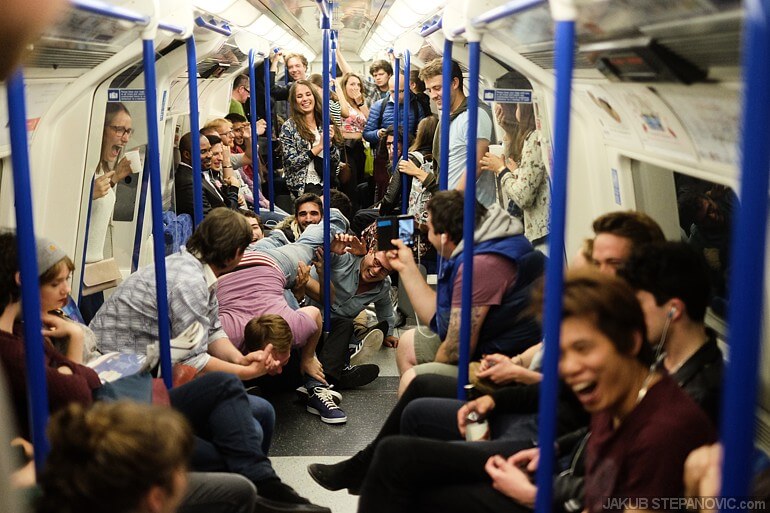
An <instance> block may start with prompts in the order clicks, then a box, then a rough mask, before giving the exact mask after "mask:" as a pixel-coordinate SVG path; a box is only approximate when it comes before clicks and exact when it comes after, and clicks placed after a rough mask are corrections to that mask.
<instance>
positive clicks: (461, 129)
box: [441, 107, 492, 189]
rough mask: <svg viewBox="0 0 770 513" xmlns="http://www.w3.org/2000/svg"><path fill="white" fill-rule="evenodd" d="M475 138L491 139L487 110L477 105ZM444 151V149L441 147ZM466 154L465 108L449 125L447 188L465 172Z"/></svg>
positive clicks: (466, 129) (490, 125) (455, 183)
mask: <svg viewBox="0 0 770 513" xmlns="http://www.w3.org/2000/svg"><path fill="white" fill-rule="evenodd" d="M476 127H477V128H476V130H477V132H476V139H477V140H478V139H486V140H487V141H491V140H492V120H491V119H490V117H489V115H488V114H487V112H486V111H485V110H484V109H482V108H481V107H479V115H478V122H477V124H476ZM441 152H442V153H443V152H444V149H443V148H442V149H441ZM467 155H468V111H467V110H466V111H465V112H463V113H462V114H460V115H459V116H457V117H456V118H455V120H454V121H452V124H451V125H449V173H448V188H449V189H454V188H455V187H457V183H458V182H459V181H460V178H462V176H463V174H464V173H465V159H466V158H467Z"/></svg>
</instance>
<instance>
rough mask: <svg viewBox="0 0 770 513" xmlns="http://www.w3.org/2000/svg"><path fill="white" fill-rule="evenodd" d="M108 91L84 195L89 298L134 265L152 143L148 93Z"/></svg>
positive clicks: (85, 283)
mask: <svg viewBox="0 0 770 513" xmlns="http://www.w3.org/2000/svg"><path fill="white" fill-rule="evenodd" d="M116 80H117V79H116ZM132 85H134V84H127V87H132ZM103 87H104V88H106V89H107V103H106V105H105V106H104V111H103V112H104V118H103V121H102V122H101V123H100V122H99V121H98V120H94V121H93V126H94V127H95V128H94V130H93V131H92V138H91V140H90V144H91V145H93V146H94V147H95V148H98V149H97V150H96V151H91V152H89V154H90V155H92V157H91V158H92V159H93V160H89V161H87V163H86V170H87V171H86V183H85V187H86V190H85V191H84V193H85V195H86V196H89V195H90V197H91V198H92V199H91V204H90V206H89V212H90V217H89V218H88V231H87V235H86V256H85V262H86V265H85V268H84V270H83V295H84V296H85V297H88V296H92V295H95V294H96V295H98V296H100V294H97V293H98V292H101V290H104V289H105V288H108V286H114V283H115V280H117V279H118V278H120V269H121V268H123V269H128V268H130V267H131V259H132V257H131V254H132V250H133V247H134V238H135V231H136V223H135V220H136V217H137V208H138V204H139V203H140V201H139V199H140V191H141V188H142V187H141V184H142V176H143V170H144V162H145V152H146V141H147V136H146V129H145V106H144V91H143V89H140V88H138V87H136V88H132V89H128V88H124V86H123V83H120V87H116V81H113V83H111V84H109V85H107V84H105V85H104V86H103ZM98 111H99V108H98V106H97V107H96V109H95V112H98ZM140 215H141V214H140ZM98 302H99V301H97V303H98Z"/></svg>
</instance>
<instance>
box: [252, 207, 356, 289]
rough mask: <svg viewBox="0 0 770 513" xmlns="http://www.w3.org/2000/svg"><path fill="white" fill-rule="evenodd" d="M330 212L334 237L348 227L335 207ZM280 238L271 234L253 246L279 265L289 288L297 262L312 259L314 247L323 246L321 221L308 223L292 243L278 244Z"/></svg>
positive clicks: (295, 273) (295, 275)
mask: <svg viewBox="0 0 770 513" xmlns="http://www.w3.org/2000/svg"><path fill="white" fill-rule="evenodd" d="M330 212H331V213H330V215H329V223H330V233H331V236H332V237H334V235H335V234H337V233H345V232H346V231H347V229H348V220H347V219H345V216H343V215H342V214H341V213H340V211H339V210H337V209H336V208H333V209H331V210H330ZM277 231H279V230H274V231H273V233H276V232H277ZM284 238H285V236H284ZM280 240H281V238H280V235H276V236H275V237H273V236H272V234H271V236H270V237H266V238H264V239H262V240H260V241H257V242H256V243H255V244H254V246H253V247H254V248H255V249H256V250H257V251H260V252H262V253H265V254H266V255H269V256H270V257H271V258H272V259H273V260H274V261H275V262H276V263H277V264H278V267H280V269H281V271H283V274H284V276H285V277H286V286H287V288H291V285H292V284H293V283H294V280H295V279H296V278H297V263H298V262H300V261H301V262H305V263H306V264H309V263H310V261H311V260H313V256H314V255H315V250H316V248H318V247H321V246H323V243H324V228H323V223H319V224H311V225H309V226H308V227H307V228H305V231H303V232H302V235H300V236H299V239H297V241H296V242H295V243H294V244H285V245H282V246H280V245H279V244H278V241H280Z"/></svg>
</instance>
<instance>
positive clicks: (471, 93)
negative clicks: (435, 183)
mask: <svg viewBox="0 0 770 513" xmlns="http://www.w3.org/2000/svg"><path fill="white" fill-rule="evenodd" d="M468 58H469V61H468V75H469V77H470V79H469V80H468V142H467V148H466V150H467V155H466V158H465V205H464V209H463V244H464V246H463V289H462V310H461V312H460V361H459V363H458V365H459V368H458V372H457V398H458V399H463V400H464V399H465V385H466V384H467V383H468V362H469V361H470V347H471V313H472V309H473V246H474V244H473V234H474V232H475V231H476V222H475V221H476V169H477V167H478V165H477V163H476V161H477V160H478V158H477V153H478V151H477V148H478V147H477V145H476V135H477V133H478V126H477V125H478V122H479V80H478V76H479V69H480V60H481V43H479V42H478V41H472V42H470V43H468ZM442 94H444V95H445V94H446V93H444V92H443V91H442ZM443 98H446V95H445V96H443ZM442 105H443V100H442ZM447 149H448V148H447ZM445 151H446V150H444V149H443V148H442V153H443V152H445Z"/></svg>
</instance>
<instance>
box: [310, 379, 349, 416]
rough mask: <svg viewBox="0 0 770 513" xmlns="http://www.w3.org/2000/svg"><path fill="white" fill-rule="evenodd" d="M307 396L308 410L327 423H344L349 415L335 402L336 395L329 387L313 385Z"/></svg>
mask: <svg viewBox="0 0 770 513" xmlns="http://www.w3.org/2000/svg"><path fill="white" fill-rule="evenodd" d="M308 392H310V393H309V394H308V396H307V411H309V412H310V413H313V414H315V415H318V416H319V417H321V421H322V422H325V423H326V424H342V423H343V422H347V420H348V416H347V415H345V412H344V411H342V410H341V409H340V407H339V406H337V403H335V402H334V396H333V395H332V393H331V390H329V388H327V387H313V388H312V389H311V390H309V391H308Z"/></svg>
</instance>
